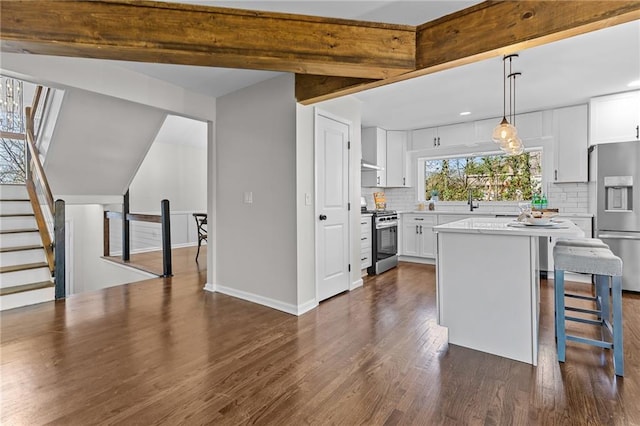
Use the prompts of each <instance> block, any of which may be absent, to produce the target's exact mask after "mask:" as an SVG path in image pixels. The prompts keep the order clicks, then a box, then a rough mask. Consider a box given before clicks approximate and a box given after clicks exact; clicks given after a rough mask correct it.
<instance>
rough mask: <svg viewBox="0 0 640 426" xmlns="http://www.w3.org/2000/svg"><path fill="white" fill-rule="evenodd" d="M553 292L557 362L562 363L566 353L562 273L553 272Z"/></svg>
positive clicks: (558, 271) (560, 271)
mask: <svg viewBox="0 0 640 426" xmlns="http://www.w3.org/2000/svg"><path fill="white" fill-rule="evenodd" d="M553 286H554V290H555V302H556V340H557V347H558V361H560V362H564V360H565V353H566V346H567V340H566V331H565V324H564V271H563V270H560V269H556V270H555V271H554V284H553Z"/></svg>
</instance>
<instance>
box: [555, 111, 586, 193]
mask: <svg viewBox="0 0 640 426" xmlns="http://www.w3.org/2000/svg"><path fill="white" fill-rule="evenodd" d="M587 122H588V111H587V105H578V106H573V107H567V108H560V109H556V110H554V111H553V136H554V146H555V155H554V172H553V182H554V183H565V182H586V181H587V177H588V176H587V169H588V163H589V159H588V142H587V127H588V125H587Z"/></svg>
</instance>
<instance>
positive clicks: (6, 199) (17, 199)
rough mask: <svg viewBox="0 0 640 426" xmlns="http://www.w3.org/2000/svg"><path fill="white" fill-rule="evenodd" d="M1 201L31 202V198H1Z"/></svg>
mask: <svg viewBox="0 0 640 426" xmlns="http://www.w3.org/2000/svg"><path fill="white" fill-rule="evenodd" d="M0 201H17V202H24V201H27V202H29V201H30V200H29V199H28V198H0Z"/></svg>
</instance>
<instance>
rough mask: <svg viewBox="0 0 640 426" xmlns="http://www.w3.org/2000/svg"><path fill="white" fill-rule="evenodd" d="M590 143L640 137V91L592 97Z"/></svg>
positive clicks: (621, 140) (622, 140) (620, 140)
mask: <svg viewBox="0 0 640 426" xmlns="http://www.w3.org/2000/svg"><path fill="white" fill-rule="evenodd" d="M590 107H591V116H590V118H591V120H590V126H589V130H590V132H589V133H590V134H589V145H597V144H600V143H612V142H628V141H634V140H638V139H640V91H634V92H625V93H617V94H615V95H608V96H600V97H597V98H592V99H591V102H590Z"/></svg>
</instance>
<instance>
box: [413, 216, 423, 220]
mask: <svg viewBox="0 0 640 426" xmlns="http://www.w3.org/2000/svg"><path fill="white" fill-rule="evenodd" d="M413 220H424V218H423V217H414V218H413Z"/></svg>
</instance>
